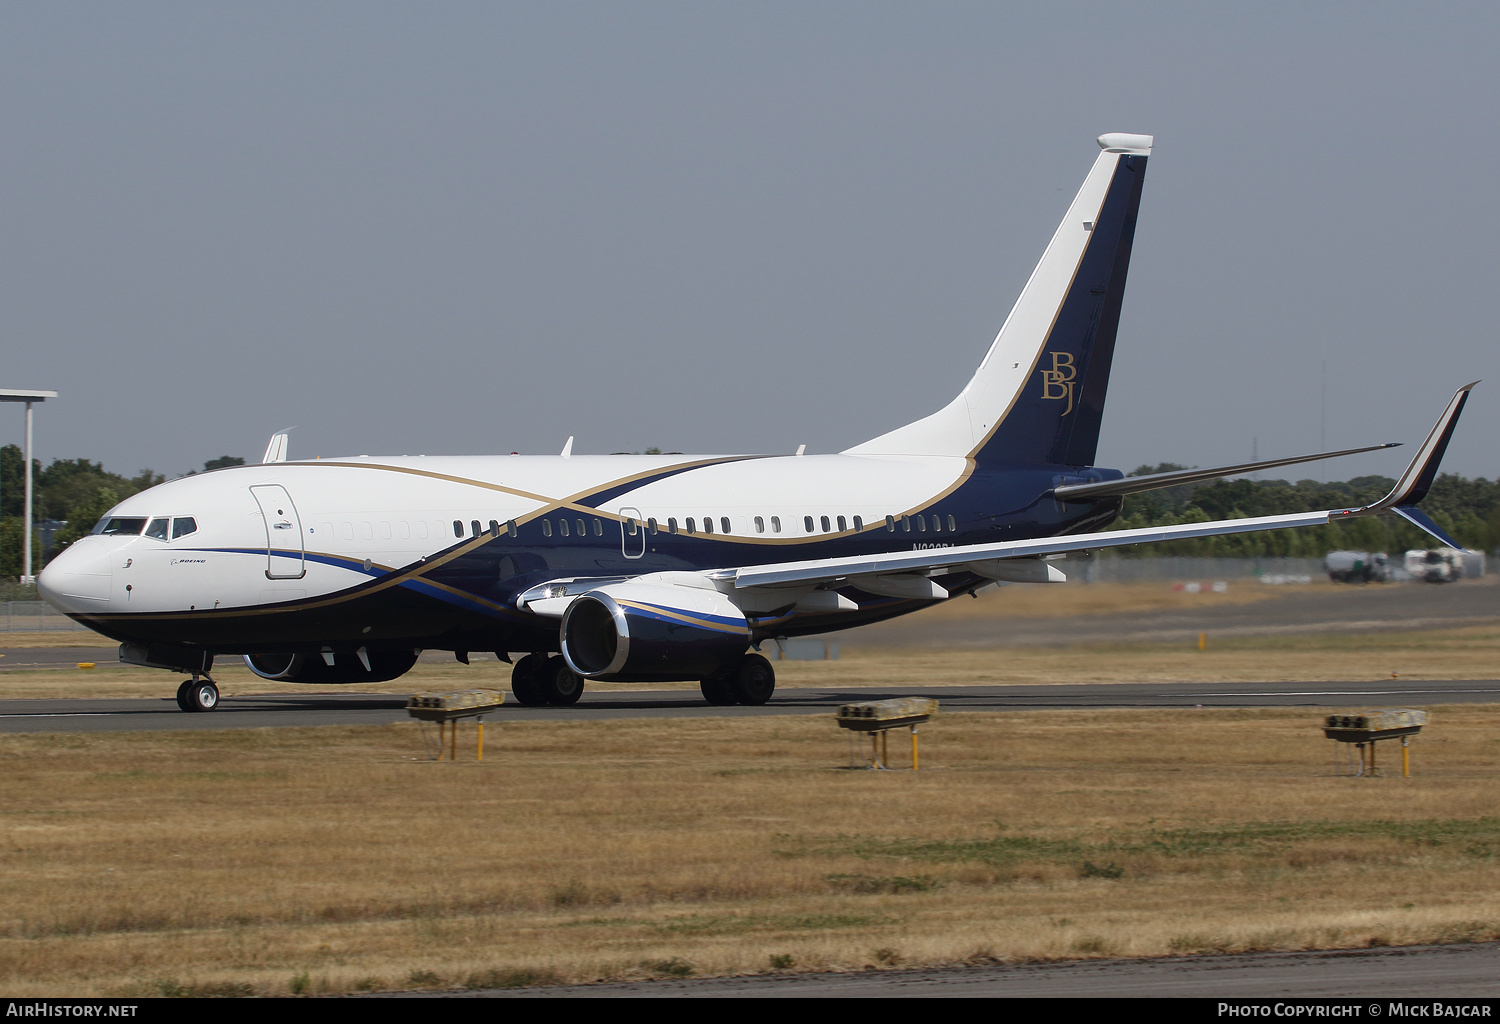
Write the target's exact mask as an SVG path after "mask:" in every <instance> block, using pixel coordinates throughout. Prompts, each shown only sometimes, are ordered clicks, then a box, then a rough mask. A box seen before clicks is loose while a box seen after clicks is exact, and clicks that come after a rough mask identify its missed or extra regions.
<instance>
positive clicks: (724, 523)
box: [719, 516, 729, 533]
mask: <svg viewBox="0 0 1500 1024" xmlns="http://www.w3.org/2000/svg"><path fill="white" fill-rule="evenodd" d="M719 532H720V533H728V532H729V517H728V516H720V517H719Z"/></svg>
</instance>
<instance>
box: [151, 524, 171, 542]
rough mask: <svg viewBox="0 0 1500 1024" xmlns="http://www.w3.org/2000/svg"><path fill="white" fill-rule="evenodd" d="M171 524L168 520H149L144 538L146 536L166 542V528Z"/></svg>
mask: <svg viewBox="0 0 1500 1024" xmlns="http://www.w3.org/2000/svg"><path fill="white" fill-rule="evenodd" d="M171 523H172V520H170V519H153V520H151V525H150V526H148V527H146V536H148V537H154V538H156V539H157V540H166V539H167V527H168V526H170V525H171Z"/></svg>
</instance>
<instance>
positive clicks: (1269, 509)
mask: <svg viewBox="0 0 1500 1024" xmlns="http://www.w3.org/2000/svg"><path fill="white" fill-rule="evenodd" d="M1184 468H1186V467H1184V466H1178V465H1173V464H1171V463H1162V464H1161V465H1159V466H1141V467H1140V468H1138V469H1137V470H1136V471H1135V472H1133V473H1131V474H1130V475H1131V476H1146V475H1149V474H1151V473H1167V472H1170V471H1172V470H1177V469H1184ZM1395 484H1396V481H1394V480H1392V479H1391V478H1390V477H1385V476H1358V477H1355V478H1354V479H1352V480H1344V481H1337V482H1330V483H1323V482H1320V481H1317V480H1299V481H1297V482H1296V483H1294V484H1293V483H1288V482H1287V481H1285V480H1243V479H1242V480H1222V481H1218V482H1215V483H1211V484H1200V485H1196V486H1195V485H1191V484H1188V485H1184V486H1180V487H1171V488H1166V489H1164V490H1160V491H1146V492H1144V493H1141V494H1132V495H1128V496H1127V497H1126V498H1125V508H1124V510H1123V511H1122V512H1121V514H1120V518H1119V519H1117V520H1115V522H1114V523H1113V524H1111V526H1110V529H1112V530H1130V529H1136V528H1139V527H1148V526H1171V525H1175V524H1177V523H1206V522H1209V521H1211V520H1215V519H1241V518H1245V517H1258V516H1276V515H1286V514H1288V513H1292V512H1308V511H1315V510H1319V509H1336V508H1358V507H1359V506H1361V505H1368V504H1370V503H1371V502H1374V501H1378V500H1379V499H1381V498H1383V497H1384V496H1385V495H1386V494H1387V493H1388V492H1389V491H1390V489H1391V488H1392V487H1394V486H1395ZM1422 509H1423V511H1425V512H1426V513H1427V514H1428V515H1429V516H1431V517H1432V520H1433V522H1435V523H1437V524H1438V525H1439V526H1440V527H1442V528H1443V529H1444V530H1445V531H1447V533H1448V535H1449V536H1450V537H1452V538H1453V539H1454V540H1457V541H1458V542H1459V543H1460V544H1462V545H1464V546H1465V547H1469V548H1474V549H1476V550H1479V551H1493V550H1494V549H1495V548H1496V547H1500V482H1494V481H1490V480H1486V479H1484V478H1483V477H1480V478H1478V479H1474V480H1470V479H1468V478H1467V477H1462V476H1458V475H1456V474H1453V473H1444V474H1441V475H1440V476H1439V477H1438V478H1437V480H1436V481H1434V482H1433V485H1432V491H1431V493H1430V494H1428V496H1427V497H1426V498H1424V499H1423V501H1422ZM1436 545H1437V541H1435V540H1432V539H1431V538H1429V537H1428V536H1427V535H1426V534H1425V533H1423V532H1422V531H1420V530H1418V529H1417V528H1416V527H1414V526H1412V525H1410V524H1409V523H1407V522H1406V521H1405V520H1403V519H1398V518H1397V517H1395V516H1389V515H1385V516H1362V517H1360V518H1358V519H1352V520H1350V521H1348V522H1344V523H1333V524H1329V525H1328V526H1317V527H1311V528H1303V529H1298V530H1273V531H1269V532H1259V533H1243V534H1239V535H1236V536H1228V537H1205V538H1203V539H1202V540H1178V541H1170V542H1168V543H1165V544H1142V545H1139V546H1137V547H1131V548H1120V549H1116V554H1119V555H1123V556H1126V557H1130V556H1150V557H1157V556H1161V555H1187V556H1190V557H1199V558H1255V557H1277V556H1281V557H1292V558H1322V557H1323V556H1324V555H1326V554H1327V553H1328V552H1330V551H1338V550H1351V549H1352V550H1355V551H1387V552H1396V551H1406V550H1408V549H1409V548H1427V547H1435V546H1436Z"/></svg>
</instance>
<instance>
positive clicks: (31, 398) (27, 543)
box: [0, 388, 57, 583]
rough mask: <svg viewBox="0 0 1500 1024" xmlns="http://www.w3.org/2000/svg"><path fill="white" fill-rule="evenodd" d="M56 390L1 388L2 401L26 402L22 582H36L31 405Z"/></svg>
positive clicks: (50, 395) (41, 400) (23, 456)
mask: <svg viewBox="0 0 1500 1024" xmlns="http://www.w3.org/2000/svg"><path fill="white" fill-rule="evenodd" d="M56 397H57V392H56V391H14V390H11V389H8V388H0V402H25V403H26V450H25V451H24V452H23V453H22V455H21V459H22V461H23V462H24V463H25V464H26V497H25V506H24V511H23V513H22V516H21V582H22V583H35V582H36V577H35V576H33V575H32V574H31V406H32V403H33V402H45V401H46V400H47V399H49V398H56Z"/></svg>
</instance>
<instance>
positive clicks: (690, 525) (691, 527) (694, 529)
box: [687, 516, 698, 533]
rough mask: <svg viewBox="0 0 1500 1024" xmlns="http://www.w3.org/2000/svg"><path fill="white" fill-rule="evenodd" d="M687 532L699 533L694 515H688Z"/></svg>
mask: <svg viewBox="0 0 1500 1024" xmlns="http://www.w3.org/2000/svg"><path fill="white" fill-rule="evenodd" d="M687 532H688V533H697V532H698V528H697V527H696V526H694V525H693V517H692V516H688V517H687Z"/></svg>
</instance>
